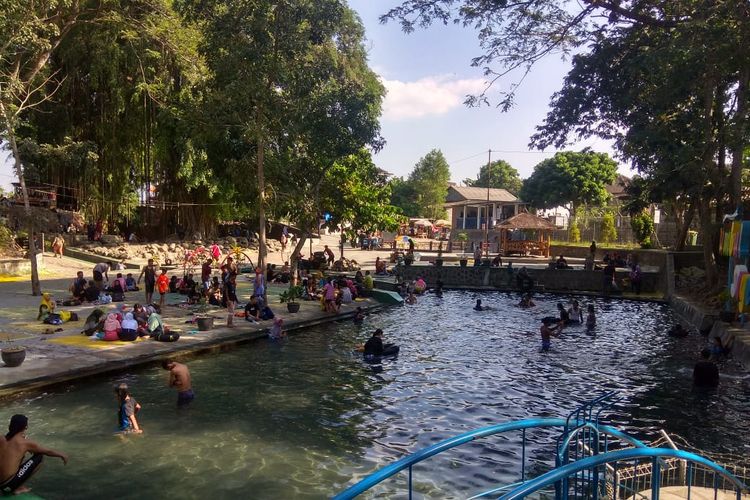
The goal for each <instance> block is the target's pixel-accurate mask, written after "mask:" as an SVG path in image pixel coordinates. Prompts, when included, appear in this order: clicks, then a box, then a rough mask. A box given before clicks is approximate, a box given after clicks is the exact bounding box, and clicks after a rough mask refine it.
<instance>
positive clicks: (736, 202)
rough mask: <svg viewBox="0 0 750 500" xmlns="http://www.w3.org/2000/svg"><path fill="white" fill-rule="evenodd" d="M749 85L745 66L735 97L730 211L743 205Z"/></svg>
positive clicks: (749, 73)
mask: <svg viewBox="0 0 750 500" xmlns="http://www.w3.org/2000/svg"><path fill="white" fill-rule="evenodd" d="M748 85H750V66H748V64H747V63H745V64H743V67H742V69H741V70H740V78H739V82H738V84H737V90H736V91H735V96H736V98H737V114H736V115H735V130H734V133H733V137H732V169H731V174H730V176H729V204H730V211H731V210H734V209H735V208H738V207H739V206H740V205H741V204H742V185H741V181H742V166H743V159H744V154H745V146H746V144H747V140H746V135H747V134H746V131H747V111H748V110H747V107H748Z"/></svg>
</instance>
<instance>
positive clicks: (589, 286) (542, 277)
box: [401, 265, 665, 293]
mask: <svg viewBox="0 0 750 500" xmlns="http://www.w3.org/2000/svg"><path fill="white" fill-rule="evenodd" d="M518 269H519V268H517V267H516V268H513V273H512V274H511V273H509V271H508V269H507V268H505V267H501V268H497V267H473V266H467V267H459V266H442V267H437V266H419V265H417V266H408V267H403V268H402V271H401V275H402V276H403V278H404V279H406V280H413V279H416V278H417V277H420V276H421V277H422V278H423V279H424V280H425V281H426V282H427V284H428V285H429V286H434V285H435V283H436V282H437V280H438V279H440V280H441V281H442V282H443V284H444V285H445V286H447V287H452V286H458V287H472V286H476V287H494V288H508V287H512V288H514V287H515V285H516V280H515V273H516V272H517V271H518ZM527 270H528V272H529V275H530V276H531V277H532V278H533V279H534V281H536V282H537V283H538V284H539V285H540V286H543V287H544V289H545V290H547V291H566V292H567V291H583V292H601V291H602V283H603V281H604V279H603V278H604V274H603V273H602V271H583V270H577V269H546V268H545V269H535V268H527ZM627 276H628V273H627V272H626V271H618V272H617V274H616V279H617V280H618V282H621V280H622V279H623V278H626V277H627ZM642 276H643V281H642V284H641V291H642V292H643V293H654V292H662V293H663V292H664V291H665V290H664V289H662V288H661V287H660V284H661V282H662V281H663V280H662V279H661V273H659V272H644V273H642Z"/></svg>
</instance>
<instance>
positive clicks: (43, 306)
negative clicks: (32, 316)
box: [36, 292, 55, 321]
mask: <svg viewBox="0 0 750 500" xmlns="http://www.w3.org/2000/svg"><path fill="white" fill-rule="evenodd" d="M53 312H55V301H54V300H52V294H51V293H49V292H45V293H43V294H42V300H41V302H40V303H39V314H38V315H37V317H36V319H37V320H38V321H44V320H45V319H47V317H49V315H50V314H51V313H53Z"/></svg>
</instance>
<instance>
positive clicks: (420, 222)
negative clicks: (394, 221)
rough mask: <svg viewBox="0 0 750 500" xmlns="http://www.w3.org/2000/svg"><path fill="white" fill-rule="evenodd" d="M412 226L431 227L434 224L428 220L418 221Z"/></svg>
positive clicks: (413, 222)
mask: <svg viewBox="0 0 750 500" xmlns="http://www.w3.org/2000/svg"><path fill="white" fill-rule="evenodd" d="M412 224H414V225H415V226H431V225H432V222H430V221H428V220H427V219H417V220H414V221H412Z"/></svg>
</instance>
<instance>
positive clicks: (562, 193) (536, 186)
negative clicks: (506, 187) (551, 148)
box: [521, 151, 617, 218]
mask: <svg viewBox="0 0 750 500" xmlns="http://www.w3.org/2000/svg"><path fill="white" fill-rule="evenodd" d="M616 178H617V163H616V162H615V161H614V160H613V159H612V158H610V157H609V155H607V154H606V153H595V152H592V151H581V152H573V151H566V152H563V153H557V154H555V156H553V157H552V158H548V159H546V160H544V161H542V162H541V163H539V164H538V165H536V166H535V167H534V172H533V173H532V174H531V176H530V177H529V178H528V179H526V180H525V181H524V182H523V187H522V188H521V199H522V200H524V201H525V202H527V203H529V204H531V206H533V207H535V208H553V207H557V206H561V205H568V204H570V205H571V217H573V218H575V215H576V211H577V210H578V207H580V206H581V205H583V204H588V205H595V206H601V205H604V204H605V203H606V202H607V200H608V199H609V193H608V192H607V189H606V187H607V186H608V185H610V184H612V183H613V182H614V181H615V179H616Z"/></svg>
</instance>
